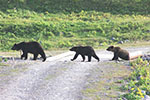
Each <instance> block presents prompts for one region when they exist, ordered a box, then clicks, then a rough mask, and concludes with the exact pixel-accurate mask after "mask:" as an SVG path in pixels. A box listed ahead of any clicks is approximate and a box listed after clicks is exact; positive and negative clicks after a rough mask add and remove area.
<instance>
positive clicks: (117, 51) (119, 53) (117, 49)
mask: <svg viewBox="0 0 150 100" xmlns="http://www.w3.org/2000/svg"><path fill="white" fill-rule="evenodd" d="M106 50H107V51H112V52H114V57H113V58H112V60H118V58H119V57H120V58H121V59H124V60H130V57H129V52H128V51H126V50H124V49H121V48H120V47H114V46H110V47H108V48H107V49H106Z"/></svg>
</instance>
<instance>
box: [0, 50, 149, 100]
mask: <svg viewBox="0 0 150 100" xmlns="http://www.w3.org/2000/svg"><path fill="white" fill-rule="evenodd" d="M128 50H129V51H131V52H134V51H135V50H139V51H143V52H148V51H150V47H147V48H144V49H143V48H133V49H131V48H129V49H128ZM97 55H98V56H99V57H100V60H101V61H100V62H97V61H96V60H95V59H94V58H93V59H92V62H81V57H78V58H77V60H76V61H73V62H72V61H70V59H71V58H72V57H73V56H74V52H67V53H63V54H61V55H58V56H54V57H50V58H48V59H47V61H46V62H40V61H37V62H36V61H29V60H27V61H26V64H25V65H21V64H20V65H18V66H13V68H11V70H9V71H8V72H6V73H3V71H5V70H4V68H5V66H0V67H1V68H0V72H1V73H0V100H98V99H99V98H105V99H102V100H116V98H117V96H118V95H120V94H121V93H120V92H119V91H118V92H116V90H115V92H114V90H113V88H112V87H110V85H111V84H112V83H114V82H117V81H118V80H119V79H121V78H122V77H124V76H126V75H127V74H128V73H129V72H130V70H129V67H125V66H124V65H125V64H128V61H123V62H120V63H116V62H112V61H109V60H110V59H111V58H112V56H113V55H112V53H111V52H107V51H104V50H102V51H97ZM86 60H87V59H86ZM13 62H15V61H13ZM30 62H31V64H28V63H30ZM32 62H34V63H32ZM16 63H17V61H16ZM12 65H13V64H12ZM120 65H121V66H122V67H119V66H120ZM6 67H8V66H6ZM10 67H12V66H9V67H8V69H9V68H10ZM14 69H17V70H14ZM12 70H13V71H12ZM12 73H13V74H12ZM101 82H103V83H101ZM106 83H110V84H106ZM102 84H103V85H102ZM100 85H101V86H100ZM117 85H118V84H117ZM119 85H121V84H119ZM111 86H112V85H111ZM99 87H101V88H99ZM103 87H104V88H105V89H106V90H109V91H108V93H107V92H106V91H105V89H104V88H103ZM111 88H112V89H111ZM110 90H111V91H112V90H113V91H112V93H113V94H111V95H110V94H109V93H110ZM91 93H93V95H91ZM93 98H94V99H93Z"/></svg>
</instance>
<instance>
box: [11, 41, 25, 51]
mask: <svg viewBox="0 0 150 100" xmlns="http://www.w3.org/2000/svg"><path fill="white" fill-rule="evenodd" d="M24 43H25V42H21V43H18V44H16V43H15V44H14V45H13V47H12V48H11V50H17V51H18V50H21V49H22V47H23V45H24Z"/></svg>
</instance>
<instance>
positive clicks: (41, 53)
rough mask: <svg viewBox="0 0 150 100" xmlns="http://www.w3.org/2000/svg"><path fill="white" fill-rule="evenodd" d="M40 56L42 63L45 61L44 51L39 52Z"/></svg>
mask: <svg viewBox="0 0 150 100" xmlns="http://www.w3.org/2000/svg"><path fill="white" fill-rule="evenodd" d="M40 55H41V57H42V58H43V62H44V61H45V60H46V55H45V53H44V51H41V52H40Z"/></svg>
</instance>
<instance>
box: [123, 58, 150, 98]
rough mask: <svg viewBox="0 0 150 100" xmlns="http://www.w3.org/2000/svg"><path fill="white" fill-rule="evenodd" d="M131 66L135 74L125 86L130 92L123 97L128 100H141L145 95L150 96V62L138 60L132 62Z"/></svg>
mask: <svg viewBox="0 0 150 100" xmlns="http://www.w3.org/2000/svg"><path fill="white" fill-rule="evenodd" d="M131 66H132V67H131V68H132V70H133V72H132V73H131V75H130V77H129V78H128V81H129V82H128V84H127V85H126V86H124V87H125V89H126V90H128V91H129V92H128V93H127V94H124V95H123V96H124V97H125V98H126V99H128V100H141V98H144V96H145V95H150V74H149V73H150V65H149V62H148V61H143V60H142V59H141V58H138V59H137V60H136V61H133V62H131Z"/></svg>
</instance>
